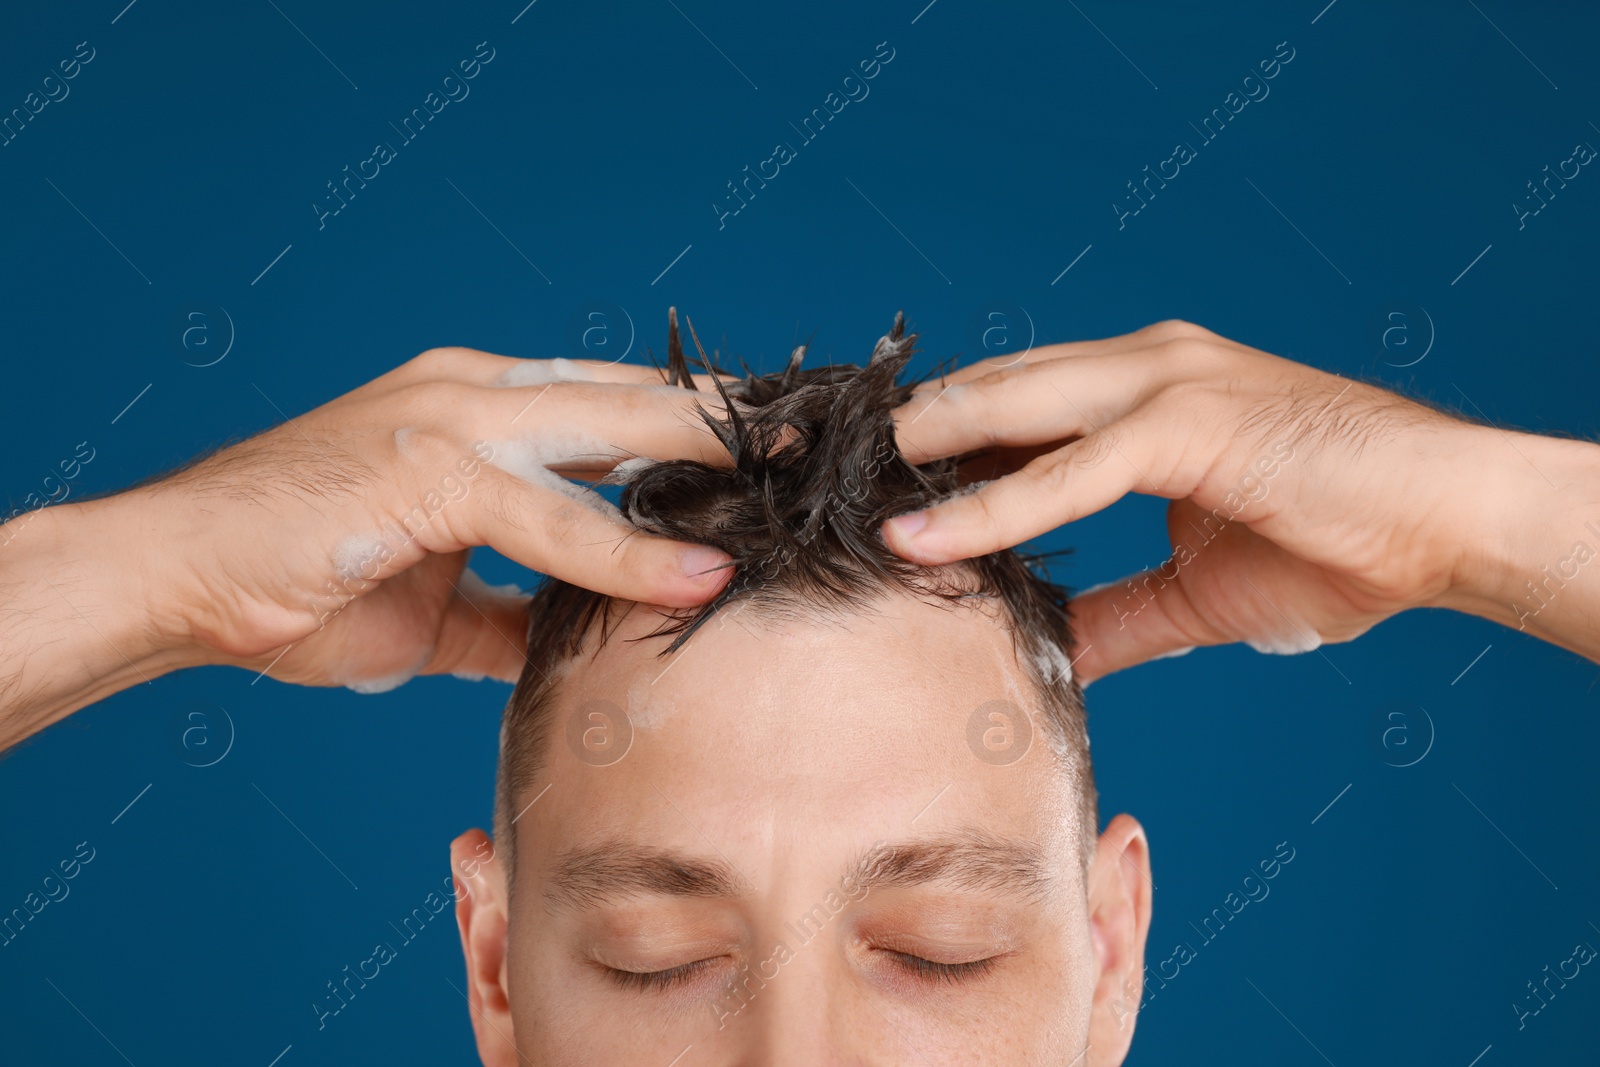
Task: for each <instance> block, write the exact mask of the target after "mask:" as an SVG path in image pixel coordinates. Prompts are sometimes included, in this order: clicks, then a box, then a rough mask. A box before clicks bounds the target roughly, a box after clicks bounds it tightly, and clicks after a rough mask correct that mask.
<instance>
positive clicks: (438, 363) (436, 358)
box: [406, 346, 462, 376]
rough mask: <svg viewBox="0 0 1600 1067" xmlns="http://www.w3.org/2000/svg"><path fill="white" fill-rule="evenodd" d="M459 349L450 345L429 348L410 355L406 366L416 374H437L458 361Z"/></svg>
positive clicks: (459, 356)
mask: <svg viewBox="0 0 1600 1067" xmlns="http://www.w3.org/2000/svg"><path fill="white" fill-rule="evenodd" d="M461 351H462V350H461V349H460V348H456V347H451V346H444V347H439V348H430V349H428V350H426V351H424V352H420V353H418V354H417V355H415V356H413V357H411V359H409V360H408V361H407V362H406V367H407V368H408V369H409V370H410V371H412V372H413V373H415V374H417V375H418V376H427V375H431V374H438V373H441V372H443V371H446V370H448V369H449V368H450V367H451V366H453V365H454V364H455V363H457V362H459V361H460V358H461Z"/></svg>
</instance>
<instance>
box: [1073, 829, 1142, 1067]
mask: <svg viewBox="0 0 1600 1067" xmlns="http://www.w3.org/2000/svg"><path fill="white" fill-rule="evenodd" d="M1152 889H1154V886H1153V885H1152V884H1151V881H1150V843H1149V841H1148V840H1146V838H1145V835H1144V827H1142V826H1140V825H1139V823H1138V820H1136V819H1134V818H1133V816H1131V815H1118V816H1117V817H1116V818H1115V819H1112V820H1111V825H1110V826H1107V827H1106V832H1105V833H1104V834H1102V835H1100V843H1099V845H1098V847H1097V848H1096V849H1095V855H1094V862H1093V863H1091V864H1090V866H1089V893H1088V897H1089V929H1090V934H1091V936H1092V937H1093V939H1094V955H1095V967H1096V973H1097V975H1098V977H1097V979H1096V981H1095V987H1094V1005H1093V1007H1092V1008H1091V1013H1090V1018H1089V1049H1088V1051H1089V1056H1088V1063H1089V1064H1090V1065H1091V1067H1116V1065H1118V1064H1120V1063H1121V1062H1122V1061H1123V1058H1124V1057H1126V1056H1127V1054H1128V1045H1129V1043H1131V1042H1132V1041H1133V1024H1134V1021H1135V1018H1136V1016H1137V1015H1138V1012H1139V1000H1140V998H1141V997H1142V996H1143V994H1144V942H1145V936H1146V935H1147V934H1148V933H1149V932H1150V896H1151V891H1152Z"/></svg>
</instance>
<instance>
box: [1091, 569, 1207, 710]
mask: <svg viewBox="0 0 1600 1067" xmlns="http://www.w3.org/2000/svg"><path fill="white" fill-rule="evenodd" d="M1069 610H1070V611H1071V613H1072V629H1073V633H1074V635H1075V636H1076V637H1077V639H1078V645H1079V648H1080V651H1079V653H1078V658H1077V659H1076V660H1074V661H1073V667H1072V672H1073V677H1075V678H1077V679H1078V681H1079V682H1080V683H1081V684H1083V685H1088V684H1089V683H1090V682H1092V681H1094V680H1095V679H1097V678H1104V677H1105V676H1106V675H1108V674H1112V673H1114V672H1116V671H1120V670H1126V669H1127V668H1129V667H1133V666H1136V665H1138V664H1140V663H1144V662H1146V661H1148V660H1153V659H1160V658H1162V657H1164V656H1179V655H1182V654H1183V653H1185V652H1188V651H1190V650H1191V649H1194V648H1195V647H1197V646H1200V645H1219V644H1225V643H1226V642H1227V640H1228V639H1227V638H1225V637H1223V636H1222V635H1221V634H1219V633H1217V632H1216V631H1215V630H1213V629H1212V628H1211V627H1209V626H1207V625H1206V624H1205V623H1204V622H1203V621H1202V620H1201V619H1200V618H1199V616H1198V615H1197V614H1196V612H1195V610H1194V607H1193V606H1192V605H1191V604H1190V602H1189V600H1188V598H1187V597H1186V596H1185V594H1184V589H1183V586H1182V585H1181V584H1179V583H1177V582H1172V581H1163V580H1162V579H1161V577H1160V575H1159V574H1158V573H1157V572H1156V571H1155V570H1150V571H1142V572H1140V573H1139V574H1134V575H1130V576H1129V577H1128V578H1125V579H1123V580H1122V581H1120V582H1115V583H1113V584H1111V585H1107V586H1101V587H1098V588H1095V589H1091V590H1087V591H1085V592H1083V593H1080V594H1078V595H1077V596H1075V597H1073V598H1072V602H1071V604H1070V605H1069Z"/></svg>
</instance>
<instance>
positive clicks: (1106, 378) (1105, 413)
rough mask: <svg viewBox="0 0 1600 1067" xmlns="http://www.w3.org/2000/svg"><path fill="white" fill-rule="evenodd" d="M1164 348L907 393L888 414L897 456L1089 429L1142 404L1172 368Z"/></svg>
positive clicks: (1062, 437)
mask: <svg viewBox="0 0 1600 1067" xmlns="http://www.w3.org/2000/svg"><path fill="white" fill-rule="evenodd" d="M1169 355H1170V353H1162V352H1160V350H1149V351H1147V352H1144V353H1114V354H1110V355H1098V356H1090V355H1086V356H1080V357H1077V358H1075V359H1060V360H1051V361H1048V362H1045V363H1040V364H1036V365H1031V366H1029V365H1023V366H1018V367H1015V368H1012V369H1010V370H1004V371H998V372H996V373H993V374H990V375H988V376H986V377H984V378H981V379H979V380H977V381H973V382H968V383H965V384H957V385H952V386H950V387H948V388H946V389H944V390H942V391H939V392H935V393H926V394H922V395H920V396H917V397H913V398H912V399H911V400H910V401H908V402H907V403H905V404H904V405H902V406H901V407H899V408H897V409H896V410H895V412H894V419H895V432H896V438H897V441H898V444H899V446H900V451H901V454H902V455H904V456H905V457H906V460H907V462H910V463H926V462H928V461H929V460H933V459H939V458H943V457H945V456H954V455H959V454H961V453H963V452H971V451H973V450H975V449H979V448H986V447H990V446H993V445H1013V446H1016V445H1022V446H1025V445H1036V444H1042V443H1046V442H1054V441H1066V440H1068V439H1070V438H1073V437H1081V436H1083V435H1085V434H1089V433H1093V432H1094V431H1096V430H1098V429H1099V428H1100V427H1102V426H1105V425H1108V424H1109V423H1112V422H1115V421H1116V420H1117V419H1120V418H1122V417H1123V416H1124V415H1126V414H1127V413H1128V412H1130V411H1132V410H1134V409H1135V408H1137V407H1138V406H1139V405H1141V404H1143V403H1144V402H1145V401H1146V400H1147V399H1148V398H1149V397H1150V396H1152V395H1154V393H1155V392H1156V391H1157V390H1158V389H1159V388H1160V387H1161V386H1163V385H1165V384H1167V383H1168V382H1169V381H1171V380H1173V378H1174V377H1175V376H1176V374H1177V373H1178V372H1179V371H1178V365H1177V364H1176V362H1175V361H1173V360H1171V359H1170V358H1168V356H1169Z"/></svg>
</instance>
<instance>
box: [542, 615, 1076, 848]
mask: <svg viewBox="0 0 1600 1067" xmlns="http://www.w3.org/2000/svg"><path fill="white" fill-rule="evenodd" d="M737 607H738V605H737V604H735V605H734V606H733V607H732V608H729V609H726V612H727V614H728V618H727V619H726V621H725V622H722V623H721V624H720V625H719V622H718V620H717V619H713V621H712V622H710V623H708V624H707V625H706V626H705V627H703V628H702V629H701V630H700V631H699V632H697V633H696V634H695V635H694V637H693V638H691V639H690V640H689V641H688V642H687V643H685V644H684V645H683V646H682V647H681V648H680V649H679V650H678V651H677V652H675V653H673V654H672V655H671V656H669V657H661V656H658V655H657V653H658V652H659V651H660V649H661V647H663V644H664V642H663V641H662V640H661V639H659V638H656V639H647V640H643V641H634V642H630V641H629V640H628V639H629V638H632V637H637V636H639V635H641V634H645V633H648V632H649V630H650V629H651V628H653V626H655V625H656V624H657V623H658V622H659V619H658V618H655V617H653V616H651V615H649V614H648V613H646V612H644V611H640V610H636V611H635V612H634V613H632V614H631V615H630V616H629V617H627V618H625V619H624V620H622V622H621V624H620V625H619V626H618V628H617V630H616V631H615V632H614V633H613V634H612V636H611V639H610V641H609V642H608V643H607V645H606V646H605V647H603V648H601V649H599V650H598V652H596V653H595V654H594V655H593V656H592V657H591V656H585V657H583V658H581V659H580V660H579V661H578V662H577V663H576V664H574V665H573V667H572V668H571V669H570V670H569V671H568V673H567V674H566V676H565V677H564V678H563V680H562V681H561V683H560V685H559V686H557V690H556V693H555V694H554V698H553V700H552V705H551V714H552V719H553V721H552V723H551V730H550V732H549V734H548V740H547V744H548V745H549V750H550V751H549V754H548V757H547V759H546V760H545V763H544V774H543V775H542V776H541V781H539V782H537V783H534V785H533V786H531V787H530V788H529V789H528V790H527V791H526V795H525V797H523V798H520V799H519V800H518V802H517V804H516V806H515V807H520V806H521V805H524V804H527V803H528V801H529V800H531V799H532V798H533V797H534V796H535V795H539V796H540V797H541V799H539V801H538V803H537V805H535V806H534V807H533V808H532V809H530V810H529V811H528V818H527V820H525V821H524V823H523V825H522V831H523V834H524V837H525V838H526V837H527V836H528V835H529V830H530V825H529V824H530V822H531V829H532V834H533V835H534V836H536V837H537V838H538V839H539V841H538V844H537V846H536V847H538V848H540V849H542V850H549V849H564V848H566V847H568V844H569V843H570V842H572V841H574V840H591V841H592V840H595V839H597V838H599V837H604V836H606V835H613V834H616V833H620V832H622V831H623V830H626V829H628V828H631V827H647V828H648V833H650V834H655V835H658V836H662V837H666V838H672V839H675V840H681V842H682V844H683V845H684V846H685V847H692V848H694V849H699V848H703V847H704V845H705V843H706V837H707V836H711V834H710V833H709V831H706V828H707V827H712V828H714V829H715V840H716V841H717V843H718V844H719V845H722V844H723V842H729V843H728V844H727V845H726V847H728V848H730V849H732V848H735V847H738V848H742V849H747V850H750V851H751V852H752V853H760V854H767V853H771V852H773V851H775V850H780V849H787V850H791V851H792V850H793V849H794V848H797V847H799V846H798V845H797V844H796V842H798V841H799V840H800V839H802V838H805V837H807V836H808V835H810V836H812V837H815V836H816V835H817V834H819V833H821V832H823V831H824V830H825V831H826V832H827V833H828V834H831V835H832V836H833V837H834V838H835V840H836V841H837V842H839V843H840V847H845V845H844V844H843V843H844V842H853V843H854V845H855V846H859V844H860V843H861V842H866V843H871V842H873V841H877V840H898V839H901V838H903V837H906V836H907V835H908V834H910V833H911V832H912V831H931V830H936V829H938V828H940V827H941V826H944V827H946V828H948V827H950V826H952V825H954V824H955V823H956V822H971V823H979V824H988V825H992V826H995V827H998V828H1000V829H1001V830H1002V831H1004V833H1005V834H1007V835H1012V836H1019V837H1021V838H1023V839H1025V840H1033V841H1038V842H1041V843H1048V845H1050V846H1051V848H1052V851H1053V846H1055V845H1056V844H1058V843H1059V842H1058V838H1059V836H1060V833H1061V829H1062V825H1063V823H1066V822H1070V820H1064V819H1063V818H1062V812H1063V810H1067V809H1066V808H1064V807H1063V805H1069V804H1071V803H1073V801H1072V798H1071V796H1070V794H1069V791H1068V785H1069V781H1068V780H1067V778H1066V776H1064V775H1062V774H1061V773H1060V768H1059V766H1058V765H1057V764H1056V763H1055V761H1054V759H1053V758H1052V757H1051V756H1050V754H1049V752H1048V750H1049V746H1048V745H1047V744H1046V743H1044V740H1043V738H1042V737H1037V736H1035V737H1033V739H1032V743H1031V744H1028V743H1026V739H1024V741H1023V743H1022V744H1021V745H1020V746H1019V748H1018V749H1017V752H1016V754H1015V756H1016V758H1003V759H996V758H994V753H993V752H992V751H991V750H989V749H986V748H985V747H984V743H985V741H986V739H987V737H986V733H985V732H986V731H987V732H989V733H992V732H993V731H994V730H995V729H996V727H995V726H994V724H993V722H992V721H991V718H990V716H991V715H992V714H993V711H992V709H994V708H1009V709H1011V710H1012V712H1013V713H1014V714H1015V715H1016V716H1017V717H1018V722H1017V723H1016V724H1015V726H1016V729H1017V730H1018V731H1019V732H1020V733H1026V732H1027V731H1029V730H1031V731H1032V732H1033V733H1034V734H1037V733H1038V732H1039V730H1038V726H1037V725H1035V724H1038V723H1039V722H1040V721H1041V720H1040V713H1039V707H1040V698H1039V694H1038V693H1037V691H1036V689H1035V687H1034V685H1033V683H1032V682H1031V680H1030V679H1029V678H1028V677H1027V676H1026V674H1025V672H1024V671H1023V670H1022V668H1021V667H1020V665H1019V664H1018V662H1017V660H1016V657H1015V653H1014V652H1013V649H1012V643H1011V638H1010V634H1009V631H1008V630H1007V629H1006V628H1005V626H1004V625H1003V624H1002V623H1001V622H1000V621H999V620H998V619H997V618H996V617H995V616H994V615H993V614H992V613H985V612H983V611H979V610H974V609H973V608H971V607H968V606H965V605H953V606H952V605H943V604H933V603H928V602H926V601H923V600H921V599H918V598H915V597H910V596H897V597H892V598H885V600H884V602H883V603H882V604H880V605H878V606H877V609H876V610H875V611H869V612H862V613H859V614H854V615H852V616H850V617H847V618H842V619H825V620H817V619H808V618H806V617H804V616H797V617H791V618H782V617H774V616H771V615H766V614H762V613H760V612H758V611H754V610H752V611H746V612H736V609H737ZM986 709H989V710H986ZM974 722H976V723H977V724H978V726H979V727H981V729H979V730H978V731H977V732H976V733H975V732H974ZM546 786H548V787H549V789H548V792H547V793H541V790H544V789H545V788H546ZM1051 790H1054V791H1056V793H1057V795H1058V799H1059V801H1060V803H1059V804H1056V803H1052V802H1051V801H1052V798H1051V796H1050V792H1049V791H1051ZM515 807H514V810H513V814H515V813H516V811H515ZM647 839H648V838H647ZM1073 844H1075V841H1074V842H1073Z"/></svg>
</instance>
